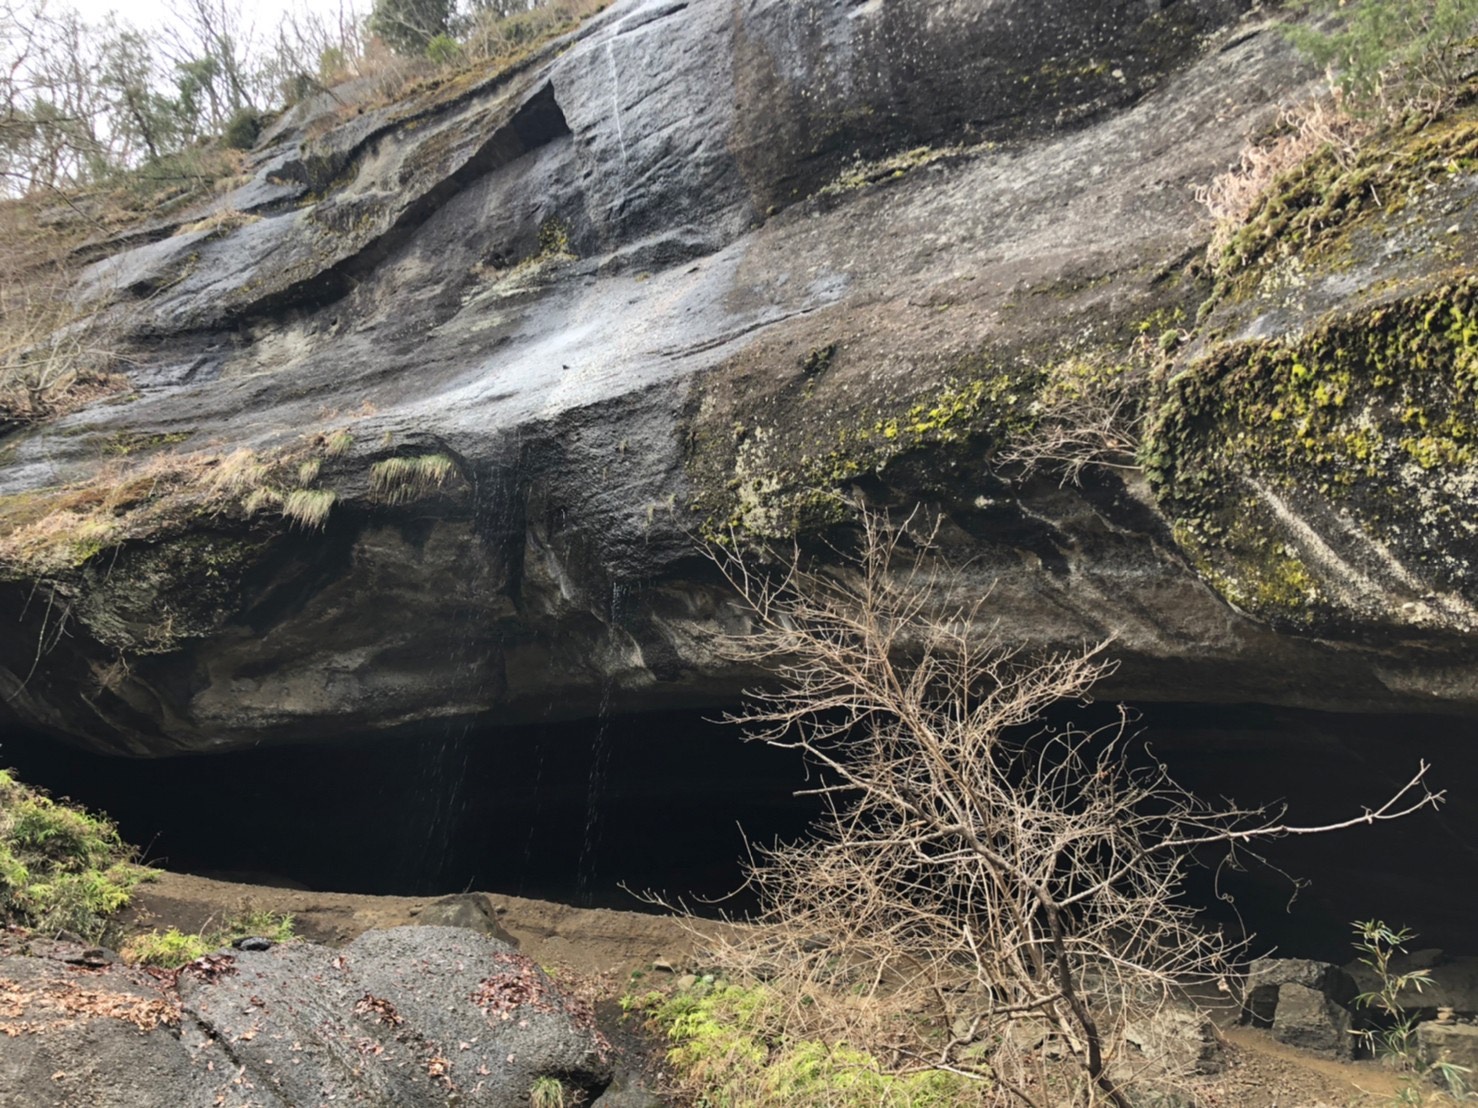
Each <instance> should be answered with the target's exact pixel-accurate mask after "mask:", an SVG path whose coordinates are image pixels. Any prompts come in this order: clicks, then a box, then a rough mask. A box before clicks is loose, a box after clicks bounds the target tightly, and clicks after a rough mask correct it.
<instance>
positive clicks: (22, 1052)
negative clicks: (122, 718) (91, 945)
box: [0, 927, 611, 1108]
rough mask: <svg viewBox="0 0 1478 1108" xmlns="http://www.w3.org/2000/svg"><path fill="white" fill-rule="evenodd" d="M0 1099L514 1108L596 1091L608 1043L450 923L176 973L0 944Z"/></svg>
mask: <svg viewBox="0 0 1478 1108" xmlns="http://www.w3.org/2000/svg"><path fill="white" fill-rule="evenodd" d="M0 1034H3V1035H4V1036H5V1038H4V1039H0V1105H3V1106H4V1108H22V1106H30V1105H36V1104H58V1105H68V1106H72V1105H75V1106H77V1108H82V1106H84V1105H85V1106H87V1108H95V1106H102V1108H109V1106H116V1108H133V1106H136V1105H139V1104H142V1103H149V1104H180V1105H196V1104H198V1105H212V1104H214V1105H222V1106H228V1105H240V1106H242V1108H246V1106H247V1105H252V1106H254V1108H274V1106H288V1105H301V1104H317V1103H321V1102H323V1101H325V1100H328V1101H343V1102H346V1103H369V1104H395V1105H405V1106H407V1108H410V1106H415V1105H426V1106H431V1105H444V1104H447V1103H449V1102H450V1101H451V1100H453V1099H455V1101H456V1103H459V1104H465V1105H484V1106H487V1108H514V1106H523V1105H527V1104H528V1103H529V1096H530V1089H531V1088H532V1087H533V1085H534V1083H535V1081H536V1080H539V1079H551V1078H552V1079H554V1080H557V1081H559V1082H560V1083H561V1085H562V1087H563V1088H564V1090H565V1091H566V1092H567V1093H568V1094H570V1095H574V1094H576V1093H580V1094H583V1095H588V1096H592V1097H593V1096H597V1095H599V1093H600V1092H601V1091H602V1090H603V1089H604V1088H605V1086H606V1085H607V1084H608V1083H609V1081H610V1076H611V1070H610V1063H609V1059H608V1057H607V1055H608V1051H609V1044H607V1043H606V1042H605V1040H604V1039H603V1037H602V1036H601V1035H600V1033H599V1032H598V1031H597V1030H596V1029H595V1025H594V1017H593V1013H591V1012H590V1011H587V1010H585V1009H583V1008H581V1007H580V1006H579V1005H578V1004H577V1003H575V1002H574V1001H572V1000H570V999H569V998H567V997H565V996H564V995H563V994H562V993H561V992H560V991H559V990H558V988H556V986H555V985H554V984H553V983H552V982H551V981H550V980H549V978H548V977H547V976H546V975H545V974H544V972H543V971H542V970H541V969H539V967H538V966H537V965H535V964H534V963H533V962H532V961H531V960H530V959H528V958H526V957H525V956H523V955H520V954H518V953H517V952H516V951H515V950H514V949H513V948H512V947H510V946H508V945H507V944H505V943H502V942H499V941H498V940H496V939H492V938H488V937H486V936H484V935H480V934H476V933H474V932H471V931H466V930H462V929H457V928H446V927H403V928H394V929H391V930H388V931H370V932H366V933H365V934H363V935H361V936H360V937H359V938H357V939H355V940H354V941H353V942H351V943H349V944H348V945H347V946H345V947H343V948H341V949H338V950H334V949H330V948H327V947H321V946H317V945H315V944H312V943H287V944H278V945H276V946H272V947H270V949H267V950H263V951H251V950H235V951H231V952H221V953H216V954H211V955H207V956H206V957H204V958H201V959H199V960H198V961H196V962H193V963H191V964H190V965H188V966H186V967H185V968H184V969H182V970H180V971H178V972H175V973H165V972H161V971H147V970H142V969H138V968H134V967H130V966H125V965H122V964H119V963H110V962H109V961H108V960H107V959H106V957H98V956H97V955H96V954H93V955H84V953H83V952H82V950H81V948H79V947H76V946H74V945H70V944H66V943H50V942H41V941H36V942H31V943H26V942H24V941H22V940H20V939H18V938H15V937H8V938H7V939H6V940H5V941H4V942H3V944H0Z"/></svg>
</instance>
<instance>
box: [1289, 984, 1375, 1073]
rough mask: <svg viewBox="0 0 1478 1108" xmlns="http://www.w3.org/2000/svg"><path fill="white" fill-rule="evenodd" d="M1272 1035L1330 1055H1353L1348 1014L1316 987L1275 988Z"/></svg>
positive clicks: (1290, 986)
mask: <svg viewBox="0 0 1478 1108" xmlns="http://www.w3.org/2000/svg"><path fill="white" fill-rule="evenodd" d="M1273 1038H1275V1039H1277V1040H1278V1041H1279V1042H1280V1043H1286V1044H1287V1045H1288V1046H1292V1047H1297V1048H1298V1049H1300V1050H1307V1051H1309V1052H1310V1053H1313V1054H1323V1055H1326V1056H1329V1057H1333V1058H1349V1057H1351V1056H1352V1055H1353V1054H1354V1047H1355V1038H1354V1036H1353V1035H1351V1034H1350V1013H1349V1012H1347V1011H1345V1010H1344V1009H1343V1008H1341V1007H1340V1006H1339V1005H1338V1004H1336V1003H1335V1002H1334V1001H1332V1000H1330V999H1329V997H1328V996H1326V995H1325V994H1324V993H1322V992H1320V991H1318V990H1317V989H1310V988H1308V987H1306V986H1304V985H1296V984H1291V983H1290V984H1286V985H1280V986H1279V987H1278V1010H1277V1013H1276V1014H1275V1015H1274V1017H1273Z"/></svg>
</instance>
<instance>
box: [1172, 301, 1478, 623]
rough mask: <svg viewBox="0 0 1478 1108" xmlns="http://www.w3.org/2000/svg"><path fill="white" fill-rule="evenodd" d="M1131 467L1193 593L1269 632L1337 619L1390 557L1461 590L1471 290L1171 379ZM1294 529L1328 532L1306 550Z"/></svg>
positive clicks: (1465, 576)
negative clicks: (1200, 578) (1182, 555)
mask: <svg viewBox="0 0 1478 1108" xmlns="http://www.w3.org/2000/svg"><path fill="white" fill-rule="evenodd" d="M1143 460H1144V462H1145V464H1146V467H1147V469H1148V472H1149V475H1150V478H1151V480H1152V481H1153V482H1154V484H1155V487H1156V488H1157V490H1158V491H1159V494H1160V496H1161V499H1162V503H1163V505H1164V507H1165V508H1166V510H1167V512H1168V513H1169V514H1170V515H1171V516H1172V518H1173V520H1174V526H1175V533H1176V536H1177V538H1178V540H1179V541H1180V543H1181V545H1182V547H1183V548H1184V549H1185V550H1186V551H1187V553H1188V554H1189V555H1190V556H1191V558H1192V559H1193V560H1194V561H1195V563H1196V564H1197V566H1198V567H1199V568H1200V570H1201V572H1202V573H1203V575H1204V576H1205V577H1206V578H1207V580H1208V581H1210V582H1211V583H1212V584H1213V585H1214V586H1215V587H1216V588H1217V589H1218V590H1219V591H1220V592H1221V593H1222V595H1223V596H1225V597H1226V598H1227V599H1228V600H1231V601H1232V602H1234V603H1236V604H1238V605H1239V606H1242V607H1245V608H1247V609H1249V610H1251V611H1253V612H1254V613H1256V614H1257V615H1259V616H1262V617H1263V618H1266V619H1268V620H1270V621H1273V622H1275V623H1283V624H1292V625H1295V626H1305V627H1308V626H1315V625H1321V624H1329V623H1331V622H1339V621H1340V620H1342V619H1344V618H1348V617H1349V616H1350V615H1351V614H1352V613H1350V612H1349V611H1348V610H1345V609H1343V608H1342V607H1341V603H1342V602H1336V601H1335V599H1334V598H1335V597H1338V596H1341V595H1348V594H1350V593H1351V591H1352V590H1354V591H1359V588H1361V587H1364V586H1362V585H1361V584H1360V583H1359V582H1358V581H1356V580H1355V577H1356V576H1357V575H1359V576H1366V577H1368V579H1369V580H1371V581H1374V582H1376V583H1382V582H1386V581H1387V579H1388V578H1390V577H1391V576H1392V574H1393V572H1394V571H1386V570H1381V569H1380V563H1382V562H1386V563H1389V562H1390V561H1392V560H1394V561H1395V562H1396V563H1399V564H1400V565H1401V566H1402V567H1404V573H1405V574H1406V575H1409V574H1415V575H1416V576H1417V577H1419V578H1420V579H1421V580H1422V581H1423V582H1425V585H1426V587H1429V588H1432V589H1436V590H1451V591H1453V592H1456V593H1467V592H1470V591H1472V590H1471V580H1472V578H1471V575H1470V572H1469V560H1468V558H1469V554H1470V553H1472V552H1474V537H1473V534H1472V533H1471V531H1472V527H1471V517H1472V516H1473V514H1474V509H1475V507H1478V491H1475V490H1478V467H1475V460H1478V279H1468V280H1464V281H1461V282H1458V283H1455V284H1452V285H1448V286H1446V287H1443V288H1441V289H1438V290H1436V291H1434V292H1431V293H1427V294H1424V295H1421V296H1416V297H1412V298H1409V299H1406V300H1403V301H1400V302H1397V303H1394V304H1388V305H1385V306H1383V307H1380V308H1378V309H1374V310H1372V311H1369V312H1366V313H1362V314H1358V315H1355V316H1342V317H1336V318H1332V319H1329V320H1327V321H1325V322H1324V323H1323V324H1322V325H1321V326H1319V327H1318V328H1316V329H1314V330H1312V331H1310V332H1308V333H1307V334H1305V335H1303V336H1301V337H1298V338H1291V339H1289V340H1286V341H1258V342H1241V343H1232V344H1227V345H1225V346H1223V347H1221V348H1219V349H1217V350H1215V351H1214V352H1213V353H1212V354H1211V355H1210V356H1209V357H1206V358H1204V359H1202V360H1201V361H1200V362H1198V363H1197V364H1196V365H1195V366H1193V367H1192V368H1191V369H1190V370H1188V371H1187V372H1184V373H1182V374H1181V375H1179V376H1178V377H1176V378H1175V379H1174V380H1172V381H1171V383H1170V385H1169V388H1168V400H1167V402H1166V403H1165V405H1164V407H1163V408H1162V409H1161V411H1160V412H1159V415H1158V418H1157V420H1156V422H1155V425H1154V427H1153V428H1152V430H1151V433H1150V435H1149V438H1148V441H1147V443H1146V447H1145V450H1144V454H1143ZM1310 514H1318V515H1320V516H1321V517H1322V516H1329V517H1332V520H1333V521H1326V522H1325V523H1323V524H1321V525H1320V526H1319V527H1317V528H1316V530H1317V531H1318V532H1319V535H1318V539H1317V541H1313V540H1312V539H1311V538H1310V537H1309V535H1308V534H1306V533H1300V528H1299V527H1298V526H1297V524H1296V521H1295V520H1294V519H1293V518H1292V517H1299V518H1302V517H1303V516H1305V515H1310ZM1376 552H1380V553H1379V554H1377V555H1376V557H1375V561H1374V563H1373V565H1374V568H1369V569H1368V570H1356V569H1354V568H1353V567H1356V566H1360V565H1366V566H1370V565H1372V554H1375V553H1376ZM1340 565H1348V566H1350V567H1352V568H1351V570H1350V572H1349V573H1348V574H1347V573H1345V572H1344V571H1342V570H1341V569H1339V568H1338V567H1339V566H1340ZM1402 576H1403V573H1394V577H1395V578H1398V579H1399V578H1401V577H1402ZM1398 591H1400V590H1399V589H1398Z"/></svg>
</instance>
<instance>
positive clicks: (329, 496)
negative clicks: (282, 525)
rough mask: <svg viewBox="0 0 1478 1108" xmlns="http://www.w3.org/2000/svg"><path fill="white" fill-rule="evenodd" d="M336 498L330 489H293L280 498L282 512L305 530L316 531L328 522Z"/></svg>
mask: <svg viewBox="0 0 1478 1108" xmlns="http://www.w3.org/2000/svg"><path fill="white" fill-rule="evenodd" d="M336 499H338V497H337V496H336V495H335V494H334V493H333V491H332V490H330V489H293V490H292V492H290V493H288V494H287V495H286V496H284V497H283V498H282V514H283V515H284V516H286V517H287V518H288V519H290V520H292V521H293V522H294V523H296V524H298V525H299V526H301V527H303V528H304V529H305V530H309V531H316V530H318V529H319V528H321V527H323V525H324V524H325V523H327V522H328V513H329V511H330V509H332V508H333V506H334V501H335V500H336Z"/></svg>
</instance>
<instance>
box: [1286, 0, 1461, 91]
mask: <svg viewBox="0 0 1478 1108" xmlns="http://www.w3.org/2000/svg"><path fill="white" fill-rule="evenodd" d="M1294 8H1295V10H1298V11H1302V12H1305V13H1308V14H1311V15H1313V16H1316V17H1320V18H1319V19H1317V20H1316V21H1313V22H1308V23H1301V24H1296V25H1293V26H1290V27H1289V28H1288V29H1287V33H1288V36H1289V38H1290V39H1292V40H1293V42H1294V44H1295V45H1296V46H1298V47H1299V49H1301V50H1302V51H1304V52H1305V53H1306V54H1307V55H1308V56H1309V57H1310V58H1311V59H1312V60H1313V61H1314V62H1316V63H1317V64H1319V65H1321V66H1325V67H1326V68H1327V69H1328V70H1329V71H1330V73H1331V75H1332V77H1333V79H1334V82H1335V84H1336V86H1337V87H1338V88H1339V89H1340V90H1341V92H1342V93H1343V94H1344V96H1345V99H1346V100H1347V101H1348V102H1349V104H1350V105H1351V106H1352V107H1353V108H1355V109H1356V110H1360V111H1365V112H1382V113H1388V114H1400V113H1401V112H1403V111H1405V110H1407V109H1414V110H1416V111H1418V112H1419V113H1420V114H1423V115H1429V116H1430V115H1434V114H1436V113H1437V112H1439V111H1441V110H1442V109H1443V108H1444V107H1446V106H1447V105H1448V104H1450V103H1451V102H1452V101H1453V100H1454V99H1455V98H1456V97H1457V96H1458V95H1459V94H1460V91H1461V88H1462V85H1463V83H1464V80H1465V62H1466V61H1467V60H1468V59H1469V58H1470V56H1471V54H1472V51H1473V37H1474V34H1475V33H1478V0H1297V2H1296V3H1295V4H1294Z"/></svg>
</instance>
